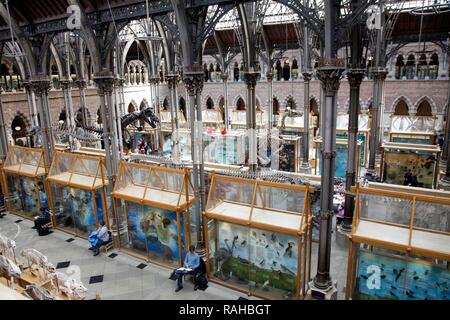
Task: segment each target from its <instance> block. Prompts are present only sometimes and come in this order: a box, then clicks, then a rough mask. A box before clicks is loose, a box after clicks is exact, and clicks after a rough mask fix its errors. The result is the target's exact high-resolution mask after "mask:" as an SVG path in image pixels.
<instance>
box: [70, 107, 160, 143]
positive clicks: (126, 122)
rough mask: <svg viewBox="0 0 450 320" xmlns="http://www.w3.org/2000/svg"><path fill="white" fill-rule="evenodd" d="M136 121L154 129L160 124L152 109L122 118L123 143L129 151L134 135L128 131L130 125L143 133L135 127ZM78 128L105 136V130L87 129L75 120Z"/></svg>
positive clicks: (139, 128) (135, 112)
mask: <svg viewBox="0 0 450 320" xmlns="http://www.w3.org/2000/svg"><path fill="white" fill-rule="evenodd" d="M136 121H139V122H141V121H143V122H145V123H147V124H149V125H150V126H151V127H152V128H156V125H157V124H158V123H159V119H158V117H157V116H156V115H155V113H154V112H153V110H152V108H150V107H149V108H145V109H142V110H140V111H134V112H131V113H128V114H126V115H124V116H122V117H121V118H120V125H121V129H122V137H123V143H124V145H126V146H127V147H128V148H129V149H130V148H131V146H132V145H133V135H132V134H131V133H130V131H129V130H128V127H129V126H130V125H133V126H134V127H135V128H136V129H137V130H138V131H142V129H143V128H142V127H137V126H136V125H135V123H136ZM75 122H76V125H77V127H80V128H83V129H84V130H85V131H87V132H91V133H96V134H98V135H100V136H103V130H102V129H98V128H93V127H86V126H84V125H83V124H82V123H81V122H80V121H78V120H75Z"/></svg>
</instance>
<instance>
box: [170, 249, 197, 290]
mask: <svg viewBox="0 0 450 320" xmlns="http://www.w3.org/2000/svg"><path fill="white" fill-rule="evenodd" d="M184 267H185V268H188V269H192V270H190V271H182V270H177V275H178V278H177V289H176V290H175V292H178V291H180V290H181V289H183V275H185V274H191V275H192V276H193V277H194V279H195V276H196V275H197V273H198V272H199V269H200V268H199V267H200V256H199V255H198V254H197V252H195V246H194V245H191V246H189V252H188V253H187V254H186V257H185V258H184Z"/></svg>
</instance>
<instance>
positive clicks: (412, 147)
mask: <svg viewBox="0 0 450 320" xmlns="http://www.w3.org/2000/svg"><path fill="white" fill-rule="evenodd" d="M381 148H382V154H381V155H382V157H381V177H382V181H383V182H386V183H391V184H397V185H403V184H404V183H407V182H405V181H406V179H405V174H406V173H407V172H408V170H410V171H411V173H412V175H413V176H415V177H416V179H415V180H416V181H415V182H413V183H412V185H413V186H416V187H424V188H432V189H434V188H436V185H437V181H438V174H439V154H440V152H441V149H440V148H439V147H438V146H434V145H420V144H411V143H394V142H386V143H385V144H383V145H382V146H381Z"/></svg>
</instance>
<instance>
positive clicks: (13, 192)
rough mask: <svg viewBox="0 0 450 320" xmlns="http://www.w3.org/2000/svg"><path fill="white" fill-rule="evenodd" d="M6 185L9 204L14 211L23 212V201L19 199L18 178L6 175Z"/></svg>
mask: <svg viewBox="0 0 450 320" xmlns="http://www.w3.org/2000/svg"><path fill="white" fill-rule="evenodd" d="M5 179H6V184H7V187H8V194H9V203H10V205H11V207H12V208H13V210H14V211H22V201H21V199H20V197H19V190H20V189H19V188H20V185H19V183H18V180H17V181H16V177H15V176H13V175H11V174H7V173H5Z"/></svg>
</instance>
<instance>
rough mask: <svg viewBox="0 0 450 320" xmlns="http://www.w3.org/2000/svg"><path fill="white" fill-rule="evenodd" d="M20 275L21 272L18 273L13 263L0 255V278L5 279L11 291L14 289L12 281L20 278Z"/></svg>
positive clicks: (18, 270)
mask: <svg viewBox="0 0 450 320" xmlns="http://www.w3.org/2000/svg"><path fill="white" fill-rule="evenodd" d="M21 274H22V271H20V268H19V267H18V266H17V265H16V264H15V263H14V262H13V261H11V260H10V259H8V258H6V257H5V256H2V255H0V277H5V278H6V279H7V281H8V285H9V287H10V288H11V289H14V284H15V281H14V279H15V278H18V277H20V275H21Z"/></svg>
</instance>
